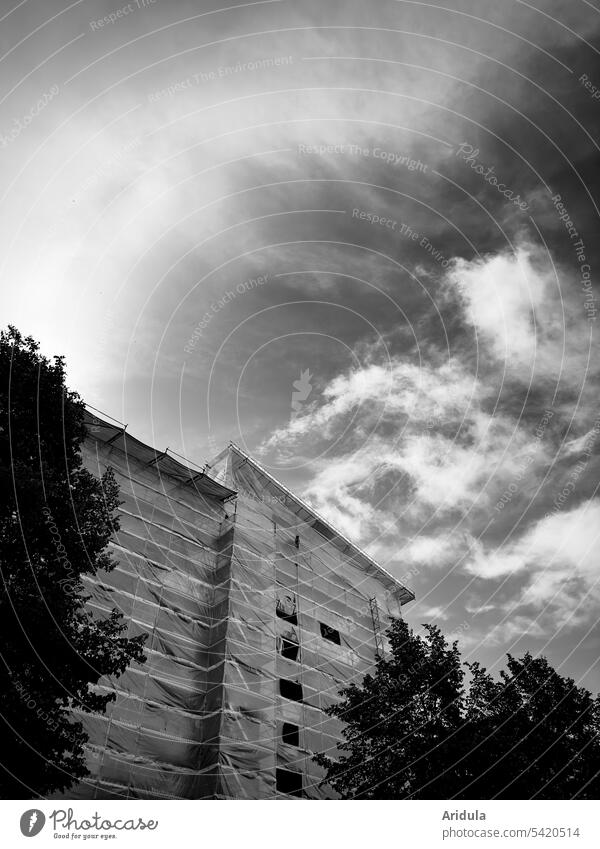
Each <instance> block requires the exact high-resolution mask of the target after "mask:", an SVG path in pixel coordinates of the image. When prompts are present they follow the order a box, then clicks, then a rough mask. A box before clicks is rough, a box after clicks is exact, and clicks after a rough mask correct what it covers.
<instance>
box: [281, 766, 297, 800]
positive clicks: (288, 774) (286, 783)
mask: <svg viewBox="0 0 600 849" xmlns="http://www.w3.org/2000/svg"><path fill="white" fill-rule="evenodd" d="M275 783H276V787H277V791H278V792H279V793H287V795H288V796H301V795H302V773H301V772H292V771H291V770H290V769H276V770H275Z"/></svg>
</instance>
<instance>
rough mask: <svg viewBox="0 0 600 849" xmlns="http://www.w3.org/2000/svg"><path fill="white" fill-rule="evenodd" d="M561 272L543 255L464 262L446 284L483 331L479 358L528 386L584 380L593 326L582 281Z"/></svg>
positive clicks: (532, 251) (522, 251) (526, 250)
mask: <svg viewBox="0 0 600 849" xmlns="http://www.w3.org/2000/svg"><path fill="white" fill-rule="evenodd" d="M571 277H572V272H568V273H567V272H566V271H565V270H563V269H561V268H560V267H555V266H554V265H553V264H552V263H551V262H550V260H549V258H548V256H547V255H545V254H543V253H542V252H541V251H540V250H539V248H534V247H533V246H531V245H527V244H521V245H519V246H518V247H517V248H516V249H515V251H514V252H511V253H508V252H506V253H500V254H497V255H495V256H486V257H483V258H480V259H474V260H465V259H457V260H455V261H454V264H453V267H452V268H451V270H450V271H449V272H448V275H447V278H446V285H447V286H448V289H449V291H450V292H452V293H454V294H458V296H459V298H460V300H461V302H462V305H463V307H464V310H465V317H466V319H467V320H468V322H469V323H470V324H471V325H472V326H473V327H474V328H475V330H476V331H477V340H478V344H479V346H480V353H483V354H488V355H491V356H492V357H493V358H495V359H496V360H498V361H499V362H500V363H501V364H502V366H503V367H504V368H505V369H506V371H507V373H508V374H510V375H511V376H512V377H517V378H518V379H520V380H521V381H522V382H523V383H529V381H530V380H531V378H532V376H533V375H534V374H535V376H536V377H537V378H556V377H558V376H559V375H560V374H561V372H562V374H563V375H565V376H574V377H576V378H577V379H578V380H580V379H581V377H582V375H583V374H584V373H585V368H586V361H587V354H588V347H589V327H588V322H587V318H586V315H585V312H584V309H583V301H582V295H581V291H580V289H579V288H578V281H577V280H576V279H571Z"/></svg>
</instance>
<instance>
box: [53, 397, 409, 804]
mask: <svg viewBox="0 0 600 849" xmlns="http://www.w3.org/2000/svg"><path fill="white" fill-rule="evenodd" d="M87 425H88V434H89V435H88V438H87V440H86V442H85V445H84V463H85V465H86V467H87V468H88V469H90V471H92V472H93V473H94V474H97V475H100V474H102V473H103V472H104V470H105V469H106V468H107V467H109V466H110V467H111V468H112V469H113V470H114V472H115V475H116V477H117V480H118V482H119V485H120V487H121V498H122V501H123V503H122V505H121V508H120V514H121V515H120V519H121V530H120V531H119V533H118V534H117V535H116V537H115V539H114V541H113V542H112V543H111V548H112V553H113V555H114V557H115V559H116V560H117V561H118V565H117V567H116V568H115V569H114V570H113V571H112V572H109V573H105V574H99V575H97V576H95V577H93V578H89V579H86V591H87V592H88V593H89V595H90V600H89V602H88V604H89V605H90V607H91V609H92V610H95V611H97V612H98V614H99V615H106V614H107V613H108V612H110V611H111V610H112V609H114V608H117V609H118V610H119V611H121V612H122V613H123V615H124V617H125V619H126V620H127V621H128V623H129V635H130V636H133V635H136V634H139V633H146V634H148V638H147V642H146V655H147V662H146V663H145V664H143V665H138V664H133V665H132V666H131V667H130V668H129V669H128V670H127V672H126V673H125V674H124V675H121V676H120V677H118V678H115V679H114V680H109V679H102V681H101V685H100V688H101V689H102V691H103V692H107V691H112V692H114V693H115V696H116V699H115V701H113V702H111V703H110V704H109V706H108V708H107V711H106V714H104V715H100V714H85V713H80V714H78V715H77V719H78V720H80V721H81V722H82V723H83V724H84V727H85V729H86V731H87V733H88V735H89V745H88V747H87V761H88V768H89V771H90V777H89V778H88V779H86V780H85V781H83V782H81V783H80V784H78V785H77V786H76V787H75V788H74V789H72V790H71V791H69V792H68V793H67V794H65V796H66V797H68V798H98V799H108V798H140V799H150V798H152V799H154V798H156V799H168V798H183V799H215V798H216V799H219V798H221V799H224V798H234V799H270V798H289V797H290V796H294V797H299V798H308V799H323V798H332V797H333V793H332V791H331V789H329V788H327V787H324V786H321V785H320V781H321V779H322V777H323V774H322V771H321V769H320V768H319V767H318V766H317V765H316V764H315V763H314V762H313V760H312V755H313V754H314V753H316V752H327V753H330V754H331V753H334V752H335V748H336V745H337V743H338V742H339V741H340V740H341V739H342V738H341V734H340V732H341V728H342V726H341V724H340V722H339V721H338V720H336V719H334V718H331V717H329V716H328V715H327V714H326V713H325V712H324V709H325V708H326V707H327V706H329V705H331V704H332V703H334V702H335V701H336V700H337V698H338V695H337V694H338V691H339V689H340V688H341V687H342V686H344V685H346V684H348V683H349V682H350V681H357V682H358V681H360V680H361V679H362V677H363V676H364V674H365V673H366V672H368V671H370V670H371V671H372V669H373V664H374V661H375V657H376V655H377V654H378V653H381V652H384V651H385V648H386V646H385V643H386V640H385V636H384V632H385V629H386V627H387V625H388V624H389V621H390V618H392V617H398V616H400V615H401V613H400V608H401V606H402V605H403V604H405V603H406V602H408V601H410V600H412V598H413V595H412V593H411V592H410V591H409V590H408V589H406V588H405V587H404V586H402V584H400V583H399V582H398V581H397V580H396V579H394V578H393V577H392V576H391V575H389V574H388V573H387V572H386V571H385V570H383V569H382V568H381V567H379V566H378V565H377V564H376V563H375V562H374V561H373V560H372V559H371V558H369V557H368V556H367V555H366V554H365V553H364V552H363V551H361V550H360V549H359V548H357V547H356V546H355V545H353V544H352V543H351V542H350V541H349V540H347V539H346V538H345V537H344V536H343V535H341V534H339V533H337V532H336V531H335V530H334V529H333V528H332V527H331V526H330V525H329V523H327V522H326V521H324V520H323V519H322V518H321V517H319V516H318V515H317V514H316V513H315V512H314V511H313V510H311V508H310V507H309V506H308V505H306V504H305V503H304V502H303V501H302V500H301V499H299V498H298V497H296V496H295V495H294V494H293V493H291V492H289V491H288V490H287V489H286V488H285V487H284V486H283V485H282V484H281V483H279V482H278V481H277V480H275V479H274V478H273V477H272V476H271V475H270V474H268V473H267V472H266V471H265V470H264V469H263V468H261V466H260V465H259V464H258V463H256V461H255V460H253V459H252V458H251V457H249V456H248V455H246V454H245V453H244V452H243V451H241V450H240V449H239V448H237V447H236V446H235V445H229V446H228V447H227V448H226V449H225V451H223V452H222V453H221V454H220V455H219V456H218V457H217V458H216V459H215V460H214V461H213V462H212V463H211V464H210V466H209V467H205V468H204V469H202V470H200V469H194V468H192V467H191V465H190V464H189V463H188V462H187V461H183V458H177V457H176V456H175V455H173V453H172V452H168V451H167V452H158V451H156V450H155V449H153V448H151V447H150V446H147V445H145V444H143V443H142V442H140V441H139V440H136V439H134V438H132V437H131V436H129V435H128V434H127V432H126V430H125V429H124V428H123V427H122V426H120V425H119V424H117V423H111V422H109V421H107V420H105V419H102V418H99V417H97V416H95V415H93V414H92V413H88V421H87Z"/></svg>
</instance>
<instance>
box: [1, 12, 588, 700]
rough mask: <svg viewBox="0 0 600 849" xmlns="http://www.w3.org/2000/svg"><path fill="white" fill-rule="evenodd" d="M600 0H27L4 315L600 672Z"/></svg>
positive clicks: (490, 630)
mask: <svg viewBox="0 0 600 849" xmlns="http://www.w3.org/2000/svg"><path fill="white" fill-rule="evenodd" d="M599 36H600V4H599V3H598V0H593V2H592V0H589V1H588V0H570V2H568V3H566V2H559V0H532V1H531V2H525V0H503V2H497V0H495V2H492V0H477V2H475V0H439V2H437V3H433V2H432V3H425V2H416V0H415V1H414V2H412V1H411V2H409V1H408V0H376V2H369V3H364V2H353V0H346V1H345V2H340V0H328V2H322V0H319V2H317V0H293V1H292V0H259V2H251V3H227V2H225V0H219V2H215V3H213V4H211V3H210V2H203V0H202V1H201V2H198V0H196V2H191V0H190V2H187V0H169V2H167V0H154V2H151V0H132V2H130V3H127V4H125V3H122V2H121V0H116V2H105V0H78V1H77V2H70V3H69V2H66V0H43V2H42V0H21V2H15V1H14V0H13V2H7V0H0V71H1V73H0V240H1V249H0V275H1V279H0V309H1V316H2V325H3V326H5V325H6V324H8V323H11V324H14V325H16V326H17V327H18V328H19V329H20V330H21V331H22V332H23V333H26V334H31V335H33V336H34V337H36V338H37V339H38V340H39V341H40V344H41V347H42V350H43V351H44V352H45V353H47V354H49V355H52V354H64V355H65V357H66V359H67V369H68V376H69V384H70V386H71V387H72V388H73V389H76V390H77V391H79V392H80V394H81V395H82V397H83V398H84V399H85V400H86V402H88V403H89V404H91V405H92V406H94V407H96V408H97V409H99V410H101V411H103V412H104V413H105V414H107V415H110V416H112V417H114V418H116V419H118V420H119V421H121V422H123V423H127V424H128V428H129V431H130V432H131V433H132V434H134V435H135V436H138V437H139V438H141V439H144V440H145V441H147V442H149V443H151V444H153V445H155V446H157V447H159V448H161V449H164V448H165V447H167V446H169V447H170V448H171V449H173V450H175V451H177V452H179V453H181V454H183V455H184V456H187V457H189V458H191V459H192V460H194V461H195V462H196V463H199V464H202V463H204V462H205V461H206V460H208V459H210V458H211V457H212V456H214V455H215V454H217V453H218V452H219V451H220V450H221V448H222V447H223V446H224V445H225V444H227V442H228V441H229V440H233V441H234V442H236V443H237V444H239V445H240V446H241V447H242V448H243V449H244V450H246V451H248V452H249V453H250V454H252V455H253V456H255V457H256V458H257V459H258V460H259V461H260V462H261V463H262V464H263V465H264V466H265V467H266V468H267V469H268V470H269V471H270V472H271V473H272V474H274V475H275V476H276V477H277V478H279V479H280V480H281V481H282V482H284V483H285V484H286V485H287V486H288V487H290V488H291V489H293V490H294V491H296V492H298V493H299V494H300V495H302V496H303V497H304V498H306V499H307V500H308V501H309V503H310V504H311V505H312V506H313V507H314V508H315V509H317V510H318V511H319V512H321V513H322V514H324V515H325V516H326V517H327V518H328V519H329V520H330V521H331V522H332V523H333V524H334V525H335V526H337V527H338V528H339V529H340V530H341V531H343V532H344V533H345V534H346V535H348V536H350V537H351V538H352V539H353V540H354V541H356V542H357V543H358V544H359V545H360V546H361V547H363V548H365V549H366V550H368V551H369V553H370V554H371V555H372V556H374V557H375V558H376V559H377V560H378V562H380V563H381V564H382V565H383V566H385V567H386V568H387V569H388V570H389V571H391V572H392V573H393V574H394V575H396V576H397V577H398V578H400V580H402V581H403V582H404V583H406V584H407V585H408V586H409V587H410V588H411V589H412V590H413V591H414V592H415V594H416V601H415V602H413V603H412V604H410V605H409V606H407V607H406V608H405V615H406V618H407V620H408V621H409V622H410V623H411V625H413V626H414V627H415V628H416V629H420V627H421V624H422V623H423V622H432V623H434V624H437V625H439V626H440V627H441V628H442V629H443V631H444V632H445V633H446V634H447V635H448V636H449V637H450V638H451V639H458V640H459V642H460V645H461V648H462V651H463V655H464V657H465V658H466V659H469V660H475V659H477V660H480V661H481V662H483V663H484V664H485V665H486V666H488V667H489V668H490V669H492V670H493V671H497V670H498V669H499V668H500V667H502V666H503V664H504V661H505V655H506V653H507V652H511V653H513V654H517V655H518V654H520V653H523V652H524V651H526V650H528V649H529V650H530V651H532V652H533V653H541V654H544V655H546V656H547V657H548V658H549V659H550V660H551V662H552V663H554V664H555V665H556V666H557V668H559V670H560V671H561V672H562V673H563V674H567V675H569V676H571V677H573V678H575V680H576V681H578V682H582V683H584V684H585V685H586V686H587V687H589V688H590V689H592V690H593V691H595V692H596V691H598V690H600V667H599V655H600V629H599V628H598V610H599V605H600V583H599V578H600V568H599V567H600V556H599V554H598V551H599V539H598V537H599V535H600V495H599V493H598V484H599V482H600V461H599V458H598V455H599V453H600V407H599V405H598V394H599V387H600V359H599V357H598V329H597V327H598V322H597V319H598V311H599V310H600V307H599V302H600V294H599V288H598V284H597V269H598V268H599V267H600V250H599V247H598V240H597V237H596V234H597V232H598V215H599V209H598V204H599V198H598V194H599V193H598V183H597V172H598V152H599V151H598V142H597V139H598V137H599V129H600V62H599V58H600V37H599Z"/></svg>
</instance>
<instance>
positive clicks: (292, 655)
mask: <svg viewBox="0 0 600 849" xmlns="http://www.w3.org/2000/svg"><path fill="white" fill-rule="evenodd" d="M299 652H300V646H299V645H298V643H295V642H294V641H293V640H287V639H286V638H285V637H282V638H281V655H282V657H285V658H286V659H287V660H295V661H296V662H298V653H299Z"/></svg>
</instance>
